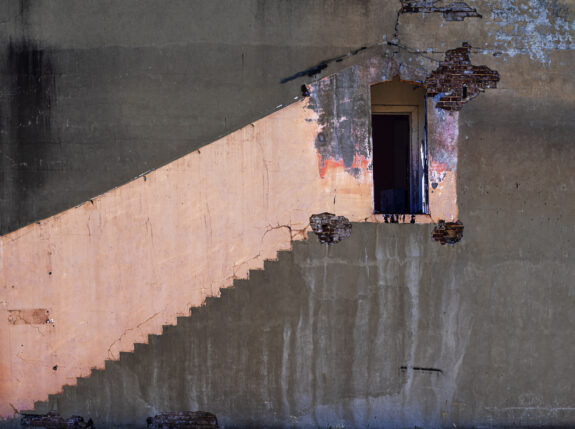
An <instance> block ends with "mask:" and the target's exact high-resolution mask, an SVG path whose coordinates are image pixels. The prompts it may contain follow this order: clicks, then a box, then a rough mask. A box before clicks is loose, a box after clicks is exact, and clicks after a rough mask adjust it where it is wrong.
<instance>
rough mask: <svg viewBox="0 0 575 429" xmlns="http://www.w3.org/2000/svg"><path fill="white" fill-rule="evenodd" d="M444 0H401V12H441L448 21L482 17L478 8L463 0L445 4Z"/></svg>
mask: <svg viewBox="0 0 575 429" xmlns="http://www.w3.org/2000/svg"><path fill="white" fill-rule="evenodd" d="M443 4H444V3H443V1H442V0H401V6H402V8H401V11H400V13H433V12H435V13H441V14H442V15H443V19H445V20H446V21H463V20H464V19H465V18H481V17H482V16H481V15H480V14H479V13H477V9H475V8H472V7H471V6H468V5H467V4H466V3H464V2H462V1H458V2H453V3H449V4H445V5H443Z"/></svg>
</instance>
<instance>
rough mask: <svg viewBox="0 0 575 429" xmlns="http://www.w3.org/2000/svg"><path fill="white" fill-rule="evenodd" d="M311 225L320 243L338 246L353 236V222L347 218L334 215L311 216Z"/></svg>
mask: <svg viewBox="0 0 575 429" xmlns="http://www.w3.org/2000/svg"><path fill="white" fill-rule="evenodd" d="M309 224H310V226H311V229H312V230H313V232H315V233H316V235H317V236H318V238H319V242H320V243H326V244H336V243H339V242H340V241H342V240H345V239H346V238H348V237H349V236H350V235H351V222H350V221H349V220H348V219H347V218H346V217H344V216H336V215H335V214H333V213H327V212H324V213H320V214H314V215H311V216H310V218H309Z"/></svg>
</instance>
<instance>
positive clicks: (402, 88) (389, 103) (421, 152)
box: [371, 77, 429, 214]
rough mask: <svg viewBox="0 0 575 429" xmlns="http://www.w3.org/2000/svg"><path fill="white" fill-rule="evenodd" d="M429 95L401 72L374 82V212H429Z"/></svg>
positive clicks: (372, 98)
mask: <svg viewBox="0 0 575 429" xmlns="http://www.w3.org/2000/svg"><path fill="white" fill-rule="evenodd" d="M425 97H426V90H425V88H424V87H423V86H422V85H418V84H416V83H413V82H403V81H401V80H399V77H396V78H394V79H393V80H392V81H389V82H383V83H379V84H376V85H373V86H372V87H371V133H372V143H373V196H374V212H375V213H378V214H427V213H428V212H429V205H428V191H427V144H426V124H425V117H426V115H425V113H426V112H425Z"/></svg>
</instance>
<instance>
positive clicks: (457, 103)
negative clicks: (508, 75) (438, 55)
mask: <svg viewBox="0 0 575 429" xmlns="http://www.w3.org/2000/svg"><path fill="white" fill-rule="evenodd" d="M470 49H471V46H469V44H467V43H463V45H462V47H461V48H456V49H451V50H449V51H447V53H446V54H445V61H441V62H440V63H439V67H438V68H437V69H436V70H434V71H433V72H432V73H431V75H430V76H429V77H428V78H427V79H426V80H425V86H426V87H427V95H428V96H435V95H437V94H442V95H441V98H440V99H439V101H438V102H437V104H436V107H438V108H440V109H444V110H461V108H462V107H463V104H465V103H467V102H468V101H469V100H471V99H472V98H475V97H477V96H478V95H479V93H480V92H483V91H485V89H486V88H496V87H497V82H499V73H498V72H497V71H495V70H491V69H490V68H489V67H487V66H474V65H473V64H471V61H470V60H469V51H470Z"/></svg>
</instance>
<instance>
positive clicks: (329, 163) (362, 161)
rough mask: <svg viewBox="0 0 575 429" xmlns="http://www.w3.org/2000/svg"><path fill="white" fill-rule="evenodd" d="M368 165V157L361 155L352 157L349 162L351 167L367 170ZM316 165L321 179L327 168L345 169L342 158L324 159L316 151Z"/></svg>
mask: <svg viewBox="0 0 575 429" xmlns="http://www.w3.org/2000/svg"><path fill="white" fill-rule="evenodd" d="M368 165H369V159H367V158H365V157H364V156H363V155H361V156H357V155H355V156H354V157H353V161H352V163H351V168H359V169H362V170H364V171H367V166H368ZM317 166H318V170H319V177H321V178H322V179H323V178H325V176H326V173H327V171H328V170H332V169H339V168H341V169H345V166H344V164H343V159H339V160H335V159H324V158H323V157H322V156H321V154H320V153H319V152H318V153H317Z"/></svg>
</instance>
